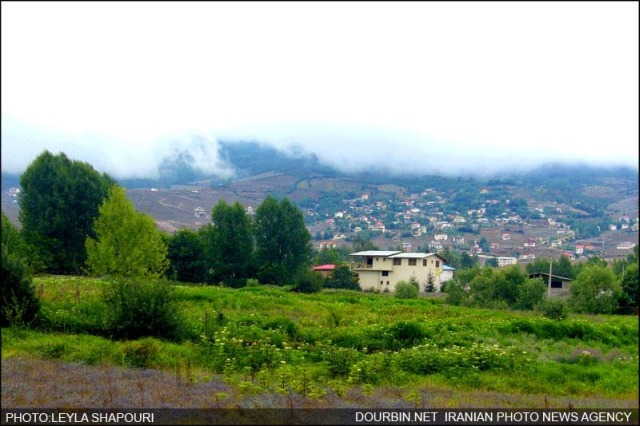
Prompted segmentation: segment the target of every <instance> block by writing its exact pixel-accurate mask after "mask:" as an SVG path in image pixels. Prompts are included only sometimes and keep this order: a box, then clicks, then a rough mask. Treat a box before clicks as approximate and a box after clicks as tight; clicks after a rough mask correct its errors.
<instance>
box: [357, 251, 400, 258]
mask: <svg viewBox="0 0 640 426" xmlns="http://www.w3.org/2000/svg"><path fill="white" fill-rule="evenodd" d="M397 253H402V252H401V251H398V250H393V251H390V250H366V251H359V252H357V253H351V254H350V255H349V256H381V257H387V256H391V255H394V254H397Z"/></svg>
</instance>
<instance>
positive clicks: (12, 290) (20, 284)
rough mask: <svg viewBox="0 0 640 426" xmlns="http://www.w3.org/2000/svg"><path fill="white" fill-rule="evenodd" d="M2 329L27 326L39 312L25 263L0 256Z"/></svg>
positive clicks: (0, 315)
mask: <svg viewBox="0 0 640 426" xmlns="http://www.w3.org/2000/svg"><path fill="white" fill-rule="evenodd" d="M0 285H1V287H0V288H2V292H1V293H0V297H1V298H2V299H1V300H2V312H1V313H0V321H1V322H2V324H1V325H2V327H6V326H8V325H28V324H30V323H31V322H32V321H33V320H34V319H35V318H36V316H37V315H38V312H39V311H40V300H39V299H38V298H37V297H36V294H35V290H34V288H33V282H32V280H31V276H30V275H29V272H28V270H27V266H26V265H25V263H24V262H23V261H22V260H21V259H18V258H17V257H14V256H4V255H3V256H2V284H0Z"/></svg>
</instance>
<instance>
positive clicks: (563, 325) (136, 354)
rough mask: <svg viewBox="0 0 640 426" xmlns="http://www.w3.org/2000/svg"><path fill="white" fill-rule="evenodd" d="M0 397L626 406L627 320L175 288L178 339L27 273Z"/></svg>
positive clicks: (370, 298)
mask: <svg viewBox="0 0 640 426" xmlns="http://www.w3.org/2000/svg"><path fill="white" fill-rule="evenodd" d="M34 285H35V287H36V292H37V294H38V295H39V297H40V299H41V301H42V309H43V313H44V317H45V320H44V321H43V324H42V325H41V326H40V327H39V328H33V329H22V328H13V327H12V328H4V329H2V406H3V407H5V408H13V407H28V408H32V407H49V408H51V407H53V408H55V407H64V408H70V407H84V408H87V407H92V408H97V407H140V408H143V407H144V408H149V407H220V408H221V407H248V408H254V407H282V408H291V407H310V408H311V407H323V408H324V407H327V408H328V407H371V408H453V407H459V408H472V407H484V408H502V407H504V408H507V407H514V408H570V407H574V408H621V407H624V408H638V318H637V317H636V316H606V315H603V316H587V315H575V314H574V315H570V317H569V318H568V319H565V320H562V321H557V320H550V319H547V318H544V317H542V316H540V315H539V314H537V313H535V312H517V311H507V310H489V309H471V308H464V307H456V306H449V305H447V304H444V303H443V301H442V299H437V298H420V299H397V298H394V297H391V296H389V295H376V294H365V293H359V292H353V291H344V290H342V291H340V290H323V291H322V292H320V293H316V294H298V293H291V292H288V291H286V289H283V288H277V287H271V286H258V287H245V288H241V289H229V288H221V287H209V286H182V285H177V286H175V296H176V298H177V301H178V302H177V309H178V310H179V311H180V312H181V314H182V316H183V317H184V321H183V323H182V331H181V335H182V337H183V340H182V341H181V342H168V341H163V340H159V339H156V338H144V339H139V340H134V341H114V340H111V339H109V338H108V336H105V335H104V332H103V329H104V327H103V323H102V321H103V316H104V311H105V307H104V306H103V305H102V302H101V299H100V294H101V288H102V287H103V286H105V285H107V283H106V282H105V281H102V280H100V279H96V278H86V277H69V276H40V277H36V278H34Z"/></svg>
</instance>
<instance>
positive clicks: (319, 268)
mask: <svg viewBox="0 0 640 426" xmlns="http://www.w3.org/2000/svg"><path fill="white" fill-rule="evenodd" d="M334 269H336V265H334V264H333V263H329V264H327V265H320V266H314V267H313V270H314V271H333V270H334Z"/></svg>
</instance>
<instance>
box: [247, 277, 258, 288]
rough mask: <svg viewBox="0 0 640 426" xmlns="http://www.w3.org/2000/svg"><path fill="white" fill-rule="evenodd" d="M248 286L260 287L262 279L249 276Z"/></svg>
mask: <svg viewBox="0 0 640 426" xmlns="http://www.w3.org/2000/svg"><path fill="white" fill-rule="evenodd" d="M246 286H247V287H258V286H260V281H258V279H257V278H248V279H247V284H246Z"/></svg>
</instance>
